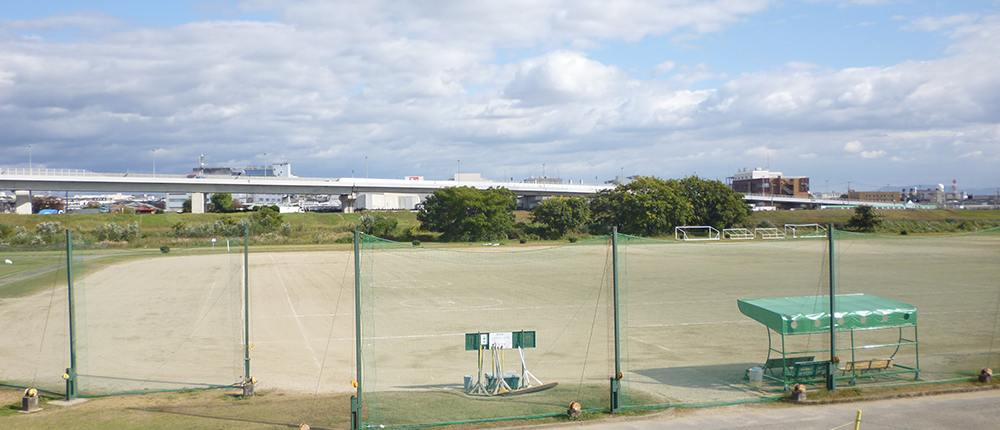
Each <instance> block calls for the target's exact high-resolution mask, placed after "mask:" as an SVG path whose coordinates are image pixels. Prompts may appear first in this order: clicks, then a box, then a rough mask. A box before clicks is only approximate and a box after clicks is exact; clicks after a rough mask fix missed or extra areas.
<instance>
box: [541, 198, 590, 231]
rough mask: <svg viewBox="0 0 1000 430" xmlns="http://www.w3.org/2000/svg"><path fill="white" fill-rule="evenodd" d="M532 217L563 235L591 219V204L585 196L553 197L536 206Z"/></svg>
mask: <svg viewBox="0 0 1000 430" xmlns="http://www.w3.org/2000/svg"><path fill="white" fill-rule="evenodd" d="M531 217H532V219H534V221H535V222H538V223H542V224H545V225H548V226H549V228H550V229H551V230H552V231H553V232H555V233H556V236H557V237H562V236H565V235H566V233H568V232H570V231H572V230H576V229H577V228H579V227H580V226H581V225H583V224H586V223H587V222H589V221H590V206H589V205H588V202H587V199H585V198H583V197H553V198H551V199H547V200H543V201H542V202H541V203H539V204H538V206H535V208H534V209H532V210H531Z"/></svg>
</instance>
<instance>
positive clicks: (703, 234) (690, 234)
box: [674, 225, 721, 242]
mask: <svg viewBox="0 0 1000 430" xmlns="http://www.w3.org/2000/svg"><path fill="white" fill-rule="evenodd" d="M720 237H721V235H720V234H719V230H716V229H715V228H714V227H712V226H707V225H698V226H690V225H685V226H678V227H674V240H683V241H685V242H688V241H697V240H719V238H720Z"/></svg>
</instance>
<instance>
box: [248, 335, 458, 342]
mask: <svg viewBox="0 0 1000 430" xmlns="http://www.w3.org/2000/svg"><path fill="white" fill-rule="evenodd" d="M458 336H463V337H464V336H465V333H446V334H413V335H408V336H378V337H366V338H365V339H366V340H371V339H376V340H387V339H425V338H430V337H458ZM317 340H326V339H317ZM333 340H335V341H338V342H340V341H348V340H350V341H353V340H354V337H353V336H352V337H338V338H334V339H333ZM289 342H298V341H297V340H274V341H264V342H257V343H258V344H269V343H289Z"/></svg>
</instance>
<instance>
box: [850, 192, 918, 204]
mask: <svg viewBox="0 0 1000 430" xmlns="http://www.w3.org/2000/svg"><path fill="white" fill-rule="evenodd" d="M847 199H848V200H860V201H863V202H879V203H900V202H903V203H905V201H903V200H902V199H901V193H900V192H899V191H855V190H848V191H847Z"/></svg>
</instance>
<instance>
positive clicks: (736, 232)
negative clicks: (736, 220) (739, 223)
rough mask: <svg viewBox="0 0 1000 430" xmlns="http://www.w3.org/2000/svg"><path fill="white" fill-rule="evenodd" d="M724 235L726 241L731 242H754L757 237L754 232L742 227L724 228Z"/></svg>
mask: <svg viewBox="0 0 1000 430" xmlns="http://www.w3.org/2000/svg"><path fill="white" fill-rule="evenodd" d="M722 235H723V237H725V238H726V239H730V240H752V239H753V238H754V237H756V236H755V235H754V233H753V232H752V231H750V230H747V229H745V228H742V227H740V228H724V229H722Z"/></svg>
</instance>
